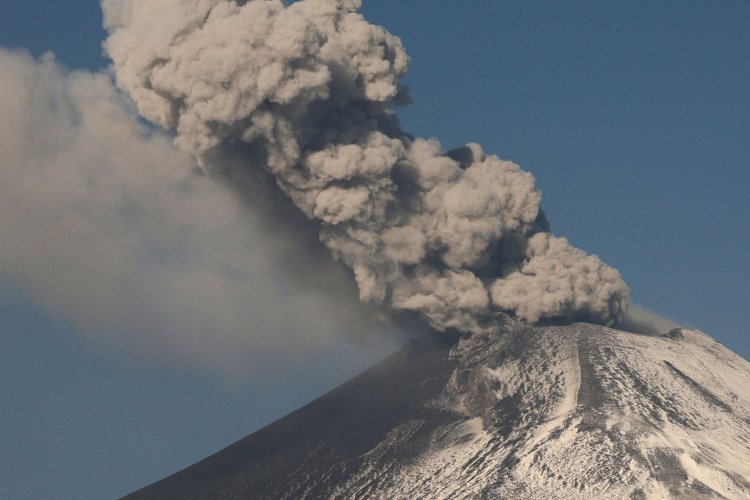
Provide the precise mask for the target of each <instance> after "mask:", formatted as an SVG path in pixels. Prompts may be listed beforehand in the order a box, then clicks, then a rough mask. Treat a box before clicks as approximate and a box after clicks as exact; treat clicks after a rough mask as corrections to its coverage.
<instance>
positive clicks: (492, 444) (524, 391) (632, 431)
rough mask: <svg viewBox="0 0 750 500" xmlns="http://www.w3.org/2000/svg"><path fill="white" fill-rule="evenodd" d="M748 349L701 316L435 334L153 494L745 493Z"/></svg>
mask: <svg viewBox="0 0 750 500" xmlns="http://www.w3.org/2000/svg"><path fill="white" fill-rule="evenodd" d="M749 385H750V363H748V362H747V361H745V360H744V359H742V358H741V357H739V356H737V355H735V354H734V353H732V352H731V351H729V350H727V349H726V348H724V347H723V346H722V345H720V344H719V343H718V342H716V341H714V340H713V339H711V338H710V337H708V336H707V335H705V334H704V333H702V332H700V331H697V330H687V329H674V330H672V331H671V332H670V333H669V334H668V335H665V336H645V335H638V334H633V333H627V332H623V331H619V330H614V329H611V328H607V327H603V326H594V325H591V324H585V323H575V324H572V325H568V326H548V327H530V326H526V325H522V324H520V323H516V322H513V321H508V322H506V323H505V324H504V325H503V326H500V327H496V328H495V329H494V331H488V332H485V333H483V334H473V335H472V334H467V335H464V336H462V337H450V336H446V335H442V336H438V335H435V336H432V337H428V338H425V339H422V340H417V341H413V342H412V343H410V344H409V345H408V346H406V347H405V348H404V349H402V350H401V351H400V352H398V353H396V354H394V355H392V356H391V357H389V358H388V359H386V360H385V361H383V362H381V363H380V364H378V365H376V366H374V367H373V368H371V369H370V370H368V371H366V372H364V373H363V374H361V375H359V376H358V377H356V378H354V379H352V380H351V381H349V382H347V383H345V384H343V385H342V386H340V387H338V388H337V389H335V390H333V391H332V392H330V393H328V394H327V395H325V396H323V397H321V398H320V399H318V400H316V401H314V402H312V403H310V404H309V405H307V406H305V407H303V408H301V409H300V410H298V411H296V412H294V413H292V414H290V415H288V416H287V417H285V418H282V419H280V420H278V421H277V422H275V423H273V424H271V425H269V426H268V427H266V428H264V429H261V430H260V431H258V432H256V433H254V434H251V435H250V436H248V437H246V438H244V439H242V440H240V441H238V442H237V443H235V444H233V445H231V446H229V447H228V448H226V449H224V450H222V451H220V452H218V453H216V454H215V455H213V456H211V457H209V458H207V459H205V460H203V461H201V462H199V463H197V464H196V465H193V466H192V467H189V468H187V469H185V470H183V471H181V472H178V473H177V474H175V475H173V476H170V477H168V478H166V479H164V480H162V481H160V482H158V483H156V484H154V485H151V486H149V487H147V488H144V489H143V490H140V491H138V492H136V493H134V494H132V495H130V496H129V497H127V498H129V499H132V500H135V499H155V498H160V499H164V498H182V499H187V498H290V499H291V498H539V499H544V498H747V497H748V496H749V495H750V412H748V408H750V398H749V397H748V393H747V391H746V390H744V388H746V387H748V386H749Z"/></svg>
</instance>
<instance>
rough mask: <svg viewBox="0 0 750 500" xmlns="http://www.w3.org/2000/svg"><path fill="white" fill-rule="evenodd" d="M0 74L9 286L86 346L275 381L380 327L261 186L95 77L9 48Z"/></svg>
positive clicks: (0, 262)
mask: <svg viewBox="0 0 750 500" xmlns="http://www.w3.org/2000/svg"><path fill="white" fill-rule="evenodd" d="M0 67H2V68H3V70H2V72H0V178H1V179H2V182H0V234H2V238H0V279H2V281H3V283H4V284H6V283H12V284H14V285H15V287H16V288H17V289H21V290H23V293H24V294H26V295H27V296H29V297H30V298H32V299H33V300H34V301H36V303H37V304H38V305H39V306H41V307H44V308H45V309H47V310H49V311H52V313H53V314H55V315H56V316H57V317H60V318H63V319H65V320H66V321H69V322H70V323H72V324H73V325H75V327H76V328H77V329H78V330H79V331H81V332H83V333H84V334H85V335H87V336H88V337H89V338H90V339H91V340H92V341H94V342H95V343H96V344H99V345H102V346H103V347H107V346H114V347H118V348H123V349H125V350H128V351H131V353H132V354H135V355H138V356H145V357H150V358H152V359H156V360H159V361H166V362H169V363H172V364H175V365H178V366H181V367H187V368H190V369H198V370H208V371H212V372H219V373H221V374H222V375H223V376H225V377H226V378H227V379H228V380H229V381H232V382H234V381H237V382H241V381H245V380H248V379H252V380H254V381H255V382H259V383H266V382H274V379H275V378H278V377H284V376H288V374H289V373H294V372H295V371H299V370H303V369H304V366H305V364H306V363H307V362H308V359H309V358H313V357H315V356H320V357H322V356H323V354H324V353H325V352H326V351H333V353H334V354H335V353H336V352H339V351H342V352H347V350H348V349H349V347H348V346H344V345H341V342H339V341H340V340H341V338H342V336H346V338H349V339H351V338H352V337H353V333H354V335H356V334H362V335H364V334H366V333H367V332H369V331H372V330H375V329H379V328H382V325H381V323H380V322H379V321H378V319H377V317H376V313H377V311H373V310H368V309H367V308H366V307H364V306H363V305H361V304H360V303H359V302H358V301H357V299H356V287H355V286H354V284H353V283H351V278H350V276H349V274H348V270H347V269H345V268H344V266H342V265H340V264H336V263H334V262H333V261H331V259H330V256H329V255H328V252H327V251H326V249H325V248H323V246H322V245H321V244H320V243H319V241H318V240H317V234H316V232H315V231H314V230H312V229H311V228H310V227H309V223H308V221H306V220H305V219H304V217H303V216H301V215H300V216H299V217H296V218H295V215H297V212H298V211H297V210H296V208H294V207H293V206H291V204H290V203H288V202H287V203H284V201H285V200H277V199H275V198H274V195H275V191H278V189H276V190H275V191H274V190H273V189H270V188H274V187H275V186H274V185H273V183H272V182H271V181H269V180H267V179H264V178H263V177H258V176H257V175H253V176H252V179H249V178H247V177H242V176H235V177H234V178H233V179H232V182H233V184H232V186H231V187H229V186H228V185H227V179H226V178H224V177H220V176H217V175H212V174H211V173H200V172H199V171H198V168H197V164H196V163H195V160H194V158H192V157H191V156H190V155H187V154H185V153H184V152H182V151H180V150H179V149H177V148H175V147H174V145H173V144H172V143H171V138H169V137H167V136H166V135H164V134H162V133H154V132H153V131H150V130H148V129H147V128H146V127H144V126H143V125H141V124H139V122H138V120H137V117H136V114H135V110H133V109H131V108H132V105H131V104H128V101H127V99H126V98H125V97H124V96H123V95H122V94H121V93H119V92H118V91H117V90H116V89H115V88H114V86H113V84H112V82H111V80H110V78H109V76H107V75H105V74H92V73H89V72H86V71H76V72H68V71H66V70H65V69H63V68H62V67H60V66H59V65H58V64H57V63H56V62H55V61H54V60H53V58H52V56H51V55H47V56H44V57H43V58H42V59H41V60H40V61H37V60H34V59H33V58H31V57H30V56H29V55H27V54H25V53H22V52H12V51H7V50H4V49H0ZM247 157H248V155H247V154H246V153H244V152H242V153H237V152H233V151H231V150H227V151H225V152H223V155H222V156H221V157H220V158H216V160H217V161H219V160H220V161H221V162H222V164H223V165H227V166H230V167H231V165H232V164H233V163H234V162H236V161H238V160H237V158H241V159H242V161H243V164H244V162H245V161H246V159H247ZM248 175H249V174H248ZM250 180H252V182H250ZM238 185H241V186H242V189H241V190H240V191H241V193H242V194H243V197H240V196H238V194H237V192H238V191H237V189H235V188H236V187H237V186H238ZM292 347H293V348H292ZM381 348H382V347H381ZM330 354H331V352H328V355H330ZM350 356H351V355H350V354H349V356H347V357H346V358H345V359H344V360H343V361H342V363H343V364H344V365H346V360H348V359H350ZM280 367H283V369H281V368H280ZM344 369H346V366H345V367H344ZM281 372H284V373H281Z"/></svg>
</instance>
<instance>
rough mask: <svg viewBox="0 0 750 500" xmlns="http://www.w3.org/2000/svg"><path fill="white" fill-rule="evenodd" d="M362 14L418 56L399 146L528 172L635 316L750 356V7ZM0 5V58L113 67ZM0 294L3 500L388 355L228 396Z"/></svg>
mask: <svg viewBox="0 0 750 500" xmlns="http://www.w3.org/2000/svg"><path fill="white" fill-rule="evenodd" d="M364 3H365V6H364V9H363V11H364V13H365V15H366V16H367V17H368V18H369V19H370V20H371V21H372V22H376V23H379V24H383V25H385V26H386V27H387V28H388V29H389V30H390V31H391V32H392V33H395V34H397V35H399V36H401V38H402V39H403V41H404V44H405V46H406V48H407V51H408V52H409V54H410V55H411V57H412V65H411V71H410V73H409V76H408V77H407V83H408V84H410V85H411V87H412V95H413V96H414V100H415V102H414V104H413V105H411V106H409V107H407V108H405V109H403V110H402V111H401V112H400V115H401V117H402V121H403V124H404V128H405V129H406V130H408V131H410V132H412V133H414V134H415V135H419V136H434V137H437V138H439V139H440V140H441V141H442V142H443V144H444V145H446V146H447V147H452V146H457V145H460V144H463V143H465V142H469V141H473V142H479V143H481V144H482V145H483V146H484V148H485V149H486V150H487V151H489V152H493V153H496V154H498V155H499V156H501V157H502V158H504V159H509V160H512V161H514V162H516V163H518V164H520V165H521V166H522V167H523V168H524V169H526V170H529V171H531V172H533V173H534V175H535V176H536V178H537V184H538V186H539V187H540V188H541V189H542V191H543V193H544V201H543V206H544V209H545V211H546V212H547V214H548V216H549V218H550V221H551V223H552V229H553V231H554V232H555V233H557V234H560V235H563V236H566V237H568V238H569V239H570V240H571V241H572V242H573V243H574V244H575V245H577V246H579V247H581V248H583V249H585V250H587V251H589V252H593V253H596V254H598V255H599V256H600V257H602V259H604V260H605V262H607V263H609V264H611V265H613V266H614V267H617V268H618V269H620V271H621V272H622V274H623V276H624V277H625V279H626V280H627V281H628V283H629V284H630V286H631V288H632V289H633V297H634V299H635V301H636V302H638V303H639V304H642V305H643V306H645V307H648V308H650V309H652V310H655V311H657V312H659V313H661V314H664V315H665V316H667V317H670V318H673V319H675V320H677V321H678V322H681V323H684V324H688V325H693V326H696V327H699V328H701V329H703V330H704V331H706V332H707V333H709V334H710V335H712V336H714V337H715V338H716V339H718V340H719V341H721V342H722V343H724V344H725V345H727V346H728V347H730V348H731V349H733V350H734V351H736V352H738V353H739V354H741V355H742V356H744V357H745V358H748V357H750V339H749V337H748V335H747V323H748V314H749V313H748V309H749V308H748V303H750V284H749V280H750V263H748V259H747V257H746V254H747V248H748V247H749V246H750V230H749V229H750V210H749V209H748V205H747V201H746V200H747V196H746V192H747V189H748V187H749V186H750V173H748V166H749V165H750V141H748V137H750V95H749V94H750V90H749V89H750V64H749V63H748V61H750V29H748V26H749V25H750V3H747V2H740V1H735V2H721V3H718V2H712V3H709V2H693V1H662V2H658V3H657V2H627V3H626V2H620V3H617V4H615V3H614V2H597V3H594V2H585V3H584V2H581V3H571V2H566V3H563V2H551V1H549V2H541V1H538V2H537V1H535V2H502V3H501V2H490V1H478V2H471V6H470V7H469V6H467V4H468V3H467V2H459V1H457V0H452V1H448V0H432V1H430V2H427V1H412V2H404V1H403V0H401V1H396V0H377V1H375V0H370V1H367V0H365V2H364ZM0 7H2V12H3V16H1V17H0V45H1V46H4V47H25V48H27V49H28V50H30V51H31V52H32V53H33V54H35V55H40V54H41V53H42V52H44V51H47V50H52V51H53V52H54V53H55V54H56V56H57V58H58V60H60V61H61V62H62V63H64V64H65V65H67V66H69V67H72V68H79V67H80V68H89V69H99V68H102V67H104V66H106V64H107V62H106V61H105V60H104V59H102V58H101V56H100V53H101V49H100V46H99V44H100V43H101V41H102V39H103V37H104V33H103V31H102V30H101V27H100V24H101V19H100V13H99V7H98V5H97V3H96V2H94V1H85V2H84V1H79V0H71V1H69V2H41V1H20V0H13V1H9V0H0ZM5 98H7V96H6V97H5ZM0 292H1V293H0V330H1V331H2V335H1V336H0V342H2V349H0V360H1V361H0V378H2V380H3V383H2V384H0V391H2V396H3V401H5V402H6V404H5V405H4V407H5V408H4V412H3V419H2V426H0V443H2V446H0V462H2V464H3V467H1V468H0V497H2V498H49V497H55V498H71V499H72V498H104V497H114V496H117V495H122V494H124V493H126V492H128V491H130V490H132V489H134V488H137V487H138V486H142V485H144V484H146V483H148V482H150V481H153V480H155V479H158V478H160V477H163V476H164V475H166V474H168V473H170V472H173V471H175V470H177V469H179V468H181V467H184V466H186V465H189V464H190V463H193V462H195V461H196V460H198V459H200V458H203V457H204V456H206V455H207V454H209V453H211V452H213V451H216V450H217V449H219V448H221V447H222V446H224V445H226V444H229V443H230V442H232V441H234V440H236V439H238V438H240V437H242V436H243V435H245V434H247V433H249V432H251V431H253V430H255V429H257V428H258V427H259V426H261V425H263V424H265V423H267V422H270V421H272V420H274V419H275V418H277V417H279V416H281V415H283V414H285V413H287V412H288V411H290V410H292V409H294V408H296V407H298V406H300V405H301V404H302V403H304V402H306V401H308V400H310V399H312V398H313V397H315V396H316V395H319V394H321V393H322V392H325V391H326V390H327V389H329V388H331V387H332V386H334V385H335V384H336V383H338V382H341V381H343V380H345V379H346V378H348V377H349V376H351V375H352V374H353V373H355V372H356V371H358V370H359V369H362V368H364V367H366V366H367V365H368V364H369V363H371V362H373V361H374V360H375V358H377V356H379V355H380V354H382V349H380V350H372V349H371V350H367V349H361V350H358V349H357V347H356V346H355V347H352V348H351V354H352V356H351V357H352V359H351V360H350V361H349V362H348V363H347V364H346V366H345V367H341V368H339V367H338V366H337V362H338V360H335V359H330V360H329V359H320V360H315V361H314V362H313V363H312V364H311V366H314V367H316V368H315V369H314V370H312V371H311V372H310V373H308V374H305V376H297V377H293V378H294V382H291V381H290V382H285V383H283V384H282V385H281V386H274V387H266V388H260V389H259V388H256V387H252V386H250V385H242V386H239V387H227V386H226V385H224V384H223V383H222V382H221V380H219V379H218V378H217V377H216V376H213V375H211V374H208V375H207V374H202V373H189V372H185V371H178V370H175V369H173V368H169V367H164V366H154V365H151V364H148V363H146V362H139V361H136V360H133V359H132V358H129V357H125V356H123V355H121V354H120V353H118V352H116V351H115V350H113V349H111V348H108V347H107V346H101V345H92V344H91V343H90V342H86V341H84V340H82V339H81V338H80V337H79V336H78V335H77V333H76V332H75V331H74V329H73V328H71V327H69V326H66V325H64V324H61V323H60V322H59V321H55V320H53V319H52V318H51V317H50V316H49V314H48V313H46V312H45V311H43V310H41V309H40V308H38V307H35V305H34V303H33V301H32V300H30V299H27V298H24V297H23V296H19V293H18V290H15V289H13V288H11V287H10V286H6V285H4V284H0Z"/></svg>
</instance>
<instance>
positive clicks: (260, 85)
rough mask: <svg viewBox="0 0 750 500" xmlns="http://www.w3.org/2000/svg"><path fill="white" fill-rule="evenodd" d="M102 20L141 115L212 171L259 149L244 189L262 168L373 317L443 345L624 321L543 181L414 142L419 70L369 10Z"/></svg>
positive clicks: (219, 11)
mask: <svg viewBox="0 0 750 500" xmlns="http://www.w3.org/2000/svg"><path fill="white" fill-rule="evenodd" d="M102 7H103V10H104V15H105V26H106V28H107V30H108V32H109V37H108V39H107V41H106V42H105V49H106V51H107V53H108V54H109V56H110V57H111V58H112V60H113V70H114V73H115V75H116V77H117V82H118V85H119V86H120V87H121V88H122V89H123V90H125V91H126V92H127V93H128V94H129V96H130V97H131V98H132V99H133V101H134V102H135V104H136V105H137V107H138V110H139V112H140V113H141V114H142V115H143V116H144V117H145V118H146V119H148V120H150V121H151V122H153V123H155V124H158V125H159V126H161V127H163V128H165V129H169V130H174V132H175V143H176V144H177V145H178V146H179V147H180V148H182V149H183V150H184V151H186V152H188V153H190V154H191V155H194V156H195V157H197V158H198V159H199V161H200V162H201V165H202V168H203V169H204V170H205V171H207V172H212V171H214V170H215V169H214V168H213V167H212V164H211V159H212V158H215V157H216V156H217V155H221V154H223V151H225V150H226V149H227V148H232V147H236V146H237V145H238V144H242V145H244V146H245V147H246V148H247V150H248V151H251V152H252V154H249V155H248V157H247V158H246V161H245V163H244V165H242V164H240V165H234V166H233V167H232V168H230V169H229V170H230V171H231V172H232V175H235V176H242V173H241V172H242V171H244V170H246V169H249V170H254V169H256V168H257V167H258V165H259V164H260V165H262V166H263V167H264V168H265V169H266V170H267V171H268V172H269V173H271V174H272V175H273V177H274V179H275V181H276V183H277V184H278V186H279V187H280V188H281V189H282V190H283V192H284V193H286V195H287V196H288V197H289V198H290V199H291V200H292V202H293V203H294V205H296V206H297V207H298V208H299V209H300V210H301V211H302V213H304V214H305V215H306V216H307V217H308V218H309V219H312V220H314V221H315V222H316V223H317V224H318V225H319V226H320V239H321V241H322V242H323V243H324V244H325V246H326V247H327V248H328V249H329V250H330V251H331V253H332V254H333V256H334V257H335V258H336V259H338V260H339V261H340V262H343V263H344V264H345V265H346V266H348V267H349V268H350V269H351V271H352V273H353V275H354V278H355V279H356V282H357V285H358V287H359V296H360V298H361V300H363V301H365V302H371V303H374V304H385V305H388V306H390V307H391V308H393V309H395V310H399V311H411V312H416V313H418V314H420V315H421V316H422V317H423V318H424V319H425V320H426V321H427V322H428V323H429V324H430V325H431V326H432V327H433V328H435V329H437V330H446V329H448V328H454V329H458V330H461V331H467V330H471V329H475V328H477V327H479V325H481V324H486V322H488V321H491V320H492V318H493V317H495V316H496V315H497V314H501V313H509V314H512V315H515V316H516V317H519V318H522V319H524V320H527V321H530V322H536V321H546V320H566V321H567V320H582V321H592V322H596V323H602V324H607V325H611V324H615V323H618V322H619V321H621V320H622V318H623V315H624V313H625V311H626V310H627V307H628V305H629V301H630V291H629V289H628V287H627V285H626V284H625V283H624V281H623V280H622V278H621V277H620V274H619V273H618V272H617V271H616V270H615V269H613V268H611V267H608V266H606V265H605V264H604V263H602V262H601V260H599V259H598V258H597V257H596V256H591V255H586V254H585V253H584V252H583V251H581V250H579V249H576V248H574V247H573V246H571V245H570V243H569V242H568V241H567V240H566V239H564V238H559V237H556V236H554V235H552V234H551V233H549V231H548V229H549V228H548V227H547V224H546V219H545V217H544V214H543V213H542V211H541V210H540V203H541V194H540V192H539V191H538V190H537V189H536V187H535V185H534V178H533V176H532V175H531V174H529V173H528V172H525V171H523V170H521V169H520V168H519V167H518V166H517V165H515V164H513V163H511V162H509V161H504V160H502V159H500V158H498V157H497V156H494V155H490V154H487V153H485V152H484V151H483V150H482V148H481V147H480V146H479V145H476V144H469V145H467V146H464V147H462V148H460V149H458V150H455V151H446V150H445V149H444V148H443V147H442V146H441V145H440V144H439V143H438V142H437V141H436V140H432V139H429V140H428V139H421V138H414V137H412V136H411V135H409V134H407V133H405V132H404V131H403V130H401V127H400V125H399V122H398V119H397V117H396V115H395V108H396V106H397V105H398V104H400V103H403V102H406V101H408V98H409V96H408V95H407V93H406V92H405V91H404V90H403V89H402V88H401V86H400V85H399V80H400V78H401V77H402V76H403V75H404V74H405V73H406V71H407V68H408V64H409V57H408V55H407V54H406V52H405V50H404V48H403V46H402V44H401V41H400V40H399V39H398V38H397V37H395V36H393V35H391V34H390V33H388V32H387V31H386V30H385V29H383V28H382V27H379V26H375V25H372V24H370V23H368V22H367V21H366V20H365V19H364V18H363V17H362V16H361V15H360V14H359V12H358V8H359V7H360V1H359V0H301V1H298V2H294V3H292V4H290V5H287V4H285V3H284V2H282V1H280V0H250V1H246V2H235V1H227V0H193V1H191V2H185V1H183V0H160V1H158V2H157V1H153V0H102ZM226 170H227V169H226V168H225V169H224V174H223V175H227V174H226ZM230 177H231V175H230ZM236 189H237V190H238V191H240V192H241V191H242V190H243V189H246V186H244V185H240V186H236ZM237 257H238V259H239V260H238V262H237V264H238V266H239V268H241V262H239V261H241V257H240V256H239V255H238V256H237Z"/></svg>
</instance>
